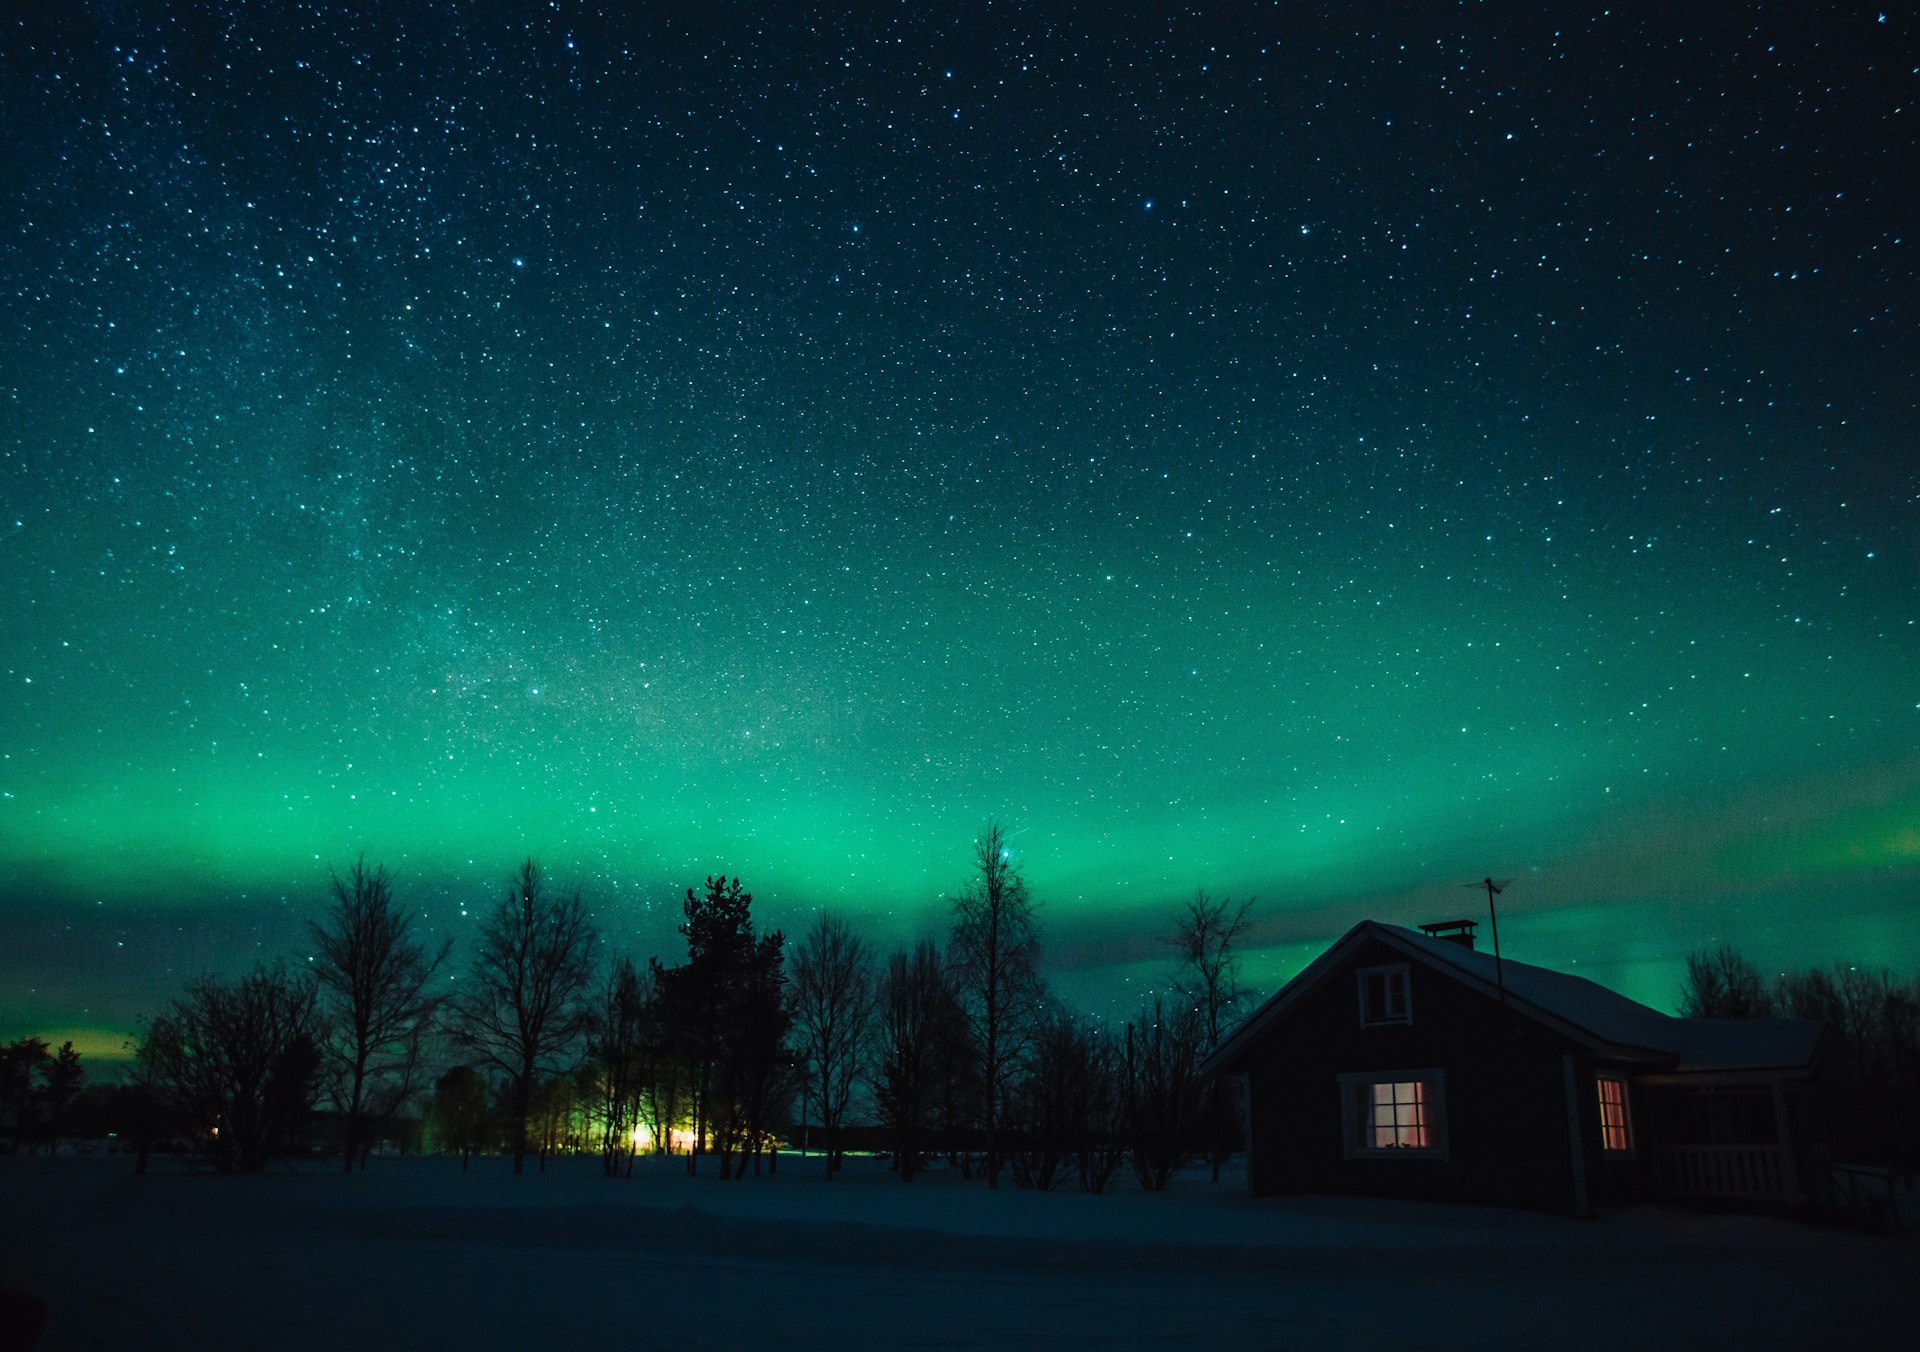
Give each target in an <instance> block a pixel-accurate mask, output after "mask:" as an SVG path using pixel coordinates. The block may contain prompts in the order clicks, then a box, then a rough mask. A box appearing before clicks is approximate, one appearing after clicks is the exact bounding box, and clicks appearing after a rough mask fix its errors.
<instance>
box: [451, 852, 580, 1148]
mask: <svg viewBox="0 0 1920 1352" xmlns="http://www.w3.org/2000/svg"><path fill="white" fill-rule="evenodd" d="M598 941H599V935H598V934H597V932H596V931H595V930H594V928H593V925H592V923H591V922H590V921H589V920H588V918H587V908H586V904H585V903H584V902H582V901H581V899H580V891H579V889H578V888H575V889H574V890H573V891H571V892H564V893H558V894H555V893H550V892H548V890H547V887H546V880H545V879H544V878H543V877H542V876H541V873H540V866H539V865H538V864H536V863H534V862H533V861H532V860H531V859H529V860H527V861H526V862H525V863H524V864H522V865H521V866H520V868H519V870H518V871H517V872H516V873H515V874H514V877H513V882H512V884H511V885H510V886H509V888H508V890H507V895H506V896H505V897H504V898H502V899H501V902H500V904H499V906H498V907H496V908H495V909H494V912H493V914H492V915H491V916H489V917H488V918H487V920H486V923H485V924H483V925H482V926H481V929H480V951H479V952H478V953H477V954H475V955H474V959H473V967H472V970H471V971H470V972H469V974H468V978H467V983H466V988H465V989H464V990H463V991H461V993H460V994H459V995H458V996H457V997H456V998H455V1000H454V1010H455V1021H454V1027H453V1036H454V1039H455V1041H456V1042H458V1043H459V1044H460V1045H462V1046H464V1047H466V1048H468V1049H469V1050H471V1051H472V1052H473V1053H474V1054H475V1055H477V1056H478V1057H480V1058H481V1059H482V1060H483V1061H485V1062H486V1063H488V1064H489V1065H492V1066H495V1067H496V1068H498V1069H499V1070H500V1071H502V1072H503V1073H504V1074H505V1075H506V1077H507V1097H508V1103H509V1108H510V1111H511V1113H512V1117H513V1171H514V1173H516V1174H520V1173H525V1172H526V1161H527V1148H528V1145H529V1140H528V1123H529V1121H530V1119H531V1116H532V1112H533V1095H534V1091H535V1090H536V1089H537V1088H538V1087H539V1081H540V1078H541V1077H542V1076H543V1075H556V1074H561V1073H563V1072H565V1071H566V1070H568V1069H569V1068H570V1066H571V1062H572V1058H573V1052H574V1050H575V1044H576V1043H577V1041H578V1039H579V1036H580V1033H581V1030H582V1029H583V1028H584V1027H585V1025H586V1020H587V1013H588V1011H587V1008H586V1003H585V1000H584V998H583V997H584V996H585V994H586V991H587V986H588V983H590V982H591V981H592V980H593V949H594V945H595V944H596V943H597V942H598Z"/></svg>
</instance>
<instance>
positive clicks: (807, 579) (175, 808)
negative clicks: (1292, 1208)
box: [0, 3, 1920, 1049]
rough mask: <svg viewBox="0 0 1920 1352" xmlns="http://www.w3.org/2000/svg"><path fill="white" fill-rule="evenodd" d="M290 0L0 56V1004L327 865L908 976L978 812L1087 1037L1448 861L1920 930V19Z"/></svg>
mask: <svg viewBox="0 0 1920 1352" xmlns="http://www.w3.org/2000/svg"><path fill="white" fill-rule="evenodd" d="M346 8H348V7H341V6H334V5H330V4H323V5H312V6H296V5H288V4H260V5H246V4H228V5H220V6H208V5H191V6H183V5H162V4H128V5H122V6H113V7H106V6H99V7H91V8H89V9H88V10H86V11H84V12H83V11H81V10H80V8H79V7H77V6H43V7H35V8H34V11H33V12H32V13H26V12H20V13H16V14H14V15H12V16H10V17H9V18H8V20H7V21H6V23H7V27H6V29H5V32H4V35H0V43H4V50H0V82H3V83H0V89H3V90H4V94H3V95H0V120H4V124H5V125H6V127H7V128H8V132H7V135H6V138H5V140H6V150H5V152H4V155H5V161H4V163H5V166H6V167H5V170H4V173H0V181H3V182H4V188H0V192H4V201H5V217H4V230H3V231H0V304H3V305H4V322H3V323H0V345H3V346H0V395H3V396H4V400H5V404H4V410H5V416H4V420H3V421H0V495H3V498H4V503H3V505H4V517H3V519H0V525H3V526H4V531H5V536H4V539H5V553H4V555H3V556H0V568H3V569H4V576H5V583H6V585H5V589H4V594H3V595H0V634H4V649H3V651H0V678H4V680H5V682H6V694H5V697H4V699H0V792H4V797H3V798H0V858H3V859H4V860H5V862H6V868H5V875H6V883H5V885H4V889H0V924H4V927H5V931H6V933H7V935H8V937H9V941H8V942H7V943H5V944H0V1033H17V1032H26V1031H38V1032H54V1033H56V1034H69V1033H70V1034H72V1035H77V1036H81V1037H82V1038H83V1039H86V1040H87V1041H86V1045H88V1046H92V1047H96V1048H101V1049H104V1048H106V1047H108V1046H110V1045H112V1044H113V1043H114V1042H116V1041H117V1039H118V1038H119V1037H120V1036H121V1035H122V1033H123V1031H124V1030H125V1029H128V1028H130V1027H132V1026H133V1025H134V1023H135V1022H136V1020H137V1019H138V1018H139V1017H140V1016H141V1015H142V1014H143V1013H146V1012H148V1011H150V1010H151V1009H153V1008H155V1007H156V1005H157V1004H158V1002H160V1001H161V1000H163V999H165V998H166V997H167V996H168V995H170V994H172V993H173V992H174V991H175V990H176V989H177V987H178V985H179V984H180V983H181V982H182V981H183V980H184V979H185V978H186V977H187V976H189V975H192V974H194V973H196V972H198V971H201V970H207V969H213V970H221V971H229V970H235V969H237V968H239V967H241V966H244V965H247V964H250V963H252V962H254V961H257V960H259V959H261V958H263V957H270V956H273V955H277V954H287V955H290V956H292V957H294V958H295V959H296V960H298V959H299V957H300V955H301V954H302V953H303V952H304V949H303V948H302V938H301V931H300V922H301V921H302V920H303V919H304V918H305V917H306V916H307V915H309V914H312V913H313V912H314V910H315V908H316V906H317V905H318V903H319V901H320V899H321V897H322V895H323V891H324V883H325V870H326V867H327V866H328V864H330V863H331V864H335V865H343V864H345V863H349V862H351V861H352V859H353V858H355V857H356V856H358V855H361V854H362V853H364V854H365V855H366V857H367V858H368V859H369V860H383V861H385V862H386V863H387V864H388V866H389V867H390V868H392V869H393V870H394V871H395V873H396V874H397V875H398V878H399V880H400V890H401V894H402V896H403V899H405V900H408V901H410V902H411V903H412V904H413V905H415V906H416V907H417V908H419V909H420V910H422V912H423V913H424V914H425V916H426V918H427V920H428V922H429V923H430V924H431V925H433V926H434V927H435V928H443V927H444V928H449V929H452V930H453V931H454V932H456V933H466V932H468V930H469V928H470V927H471V926H472V925H473V924H474V923H475V920H474V916H475V915H477V914H478V913H479V911H480V910H481V909H483V907H484V906H485V904H487V903H488V902H489V901H490V900H491V899H492V897H493V896H494V894H495V893H496V892H497V891H498V890H499V888H500V887H501V886H502V885H503V880H504V878H505V875H506V872H507V870H508V869H509V868H510V867H511V866H512V865H513V864H514V863H515V862H516V861H517V860H519V859H520V858H522V857H525V856H526V855H528V854H532V855H534V856H535V857H537V858H539V859H541V860H542V861H544V862H545V863H546V864H547V866H548V867H549V869H550V870H551V871H552V872H553V873H554V874H555V875H556V876H557V877H559V878H561V879H563V880H572V881H578V882H579V883H580V884H581V885H582V886H583V887H584V889H585V891H586V893H587V896H588V899H589V901H590V902H591V903H592V904H593V906H594V908H595V910H596V912H597V913H598V915H599V917H600V919H601V921H602V923H603V925H604V926H605V928H606V930H607V932H608V935H609V943H610V946H612V947H614V948H620V949H632V950H634V951H637V952H638V953H641V954H645V953H646V952H650V951H661V952H665V953H670V952H671V947H672V944H673V943H674V942H675V940H674V936H673V933H672V923H673V921H674V920H675V919H676V918H677V907H676V898H677V897H678V895H679V893H680V891H682V890H683V889H684V888H685V887H686V886H687V885H688V884H689V883H693V882H697V881H698V880H699V879H700V878H701V877H702V876H704V875H705V874H706V873H709V872H713V871H715V870H722V869H723V870H725V871H726V872H728V873H736V874H739V875H740V876H741V877H742V878H743V879H744V880H745V881H746V882H747V884H748V886H749V887H750V888H751V889H752V890H753V891H754V892H755V894H756V897H757V898H758V901H757V903H756V909H757V911H758V912H759V913H761V914H762V915H763V916H764V917H765V918H766V923H770V924H784V925H786V926H787V927H788V928H789V929H797V928H802V927H804V925H805V923H806V921H807V916H808V915H809V914H810V913H811V912H812V911H813V910H814V909H815V908H818V907H829V908H835V909H839V910H842V911H844V912H847V913H849V914H851V915H855V916H859V917H861V918H862V919H863V920H864V922H865V923H866V924H867V925H868V927H869V928H870V929H871V930H872V932H873V933H874V935H875V936H876V941H877V942H879V943H882V944H883V945H884V944H891V943H893V942H896V941H898V940H901V939H905V938H908V937H911V936H914V935H917V934H920V933H927V932H932V931H934V930H935V929H937V928H938V927H939V925H940V924H941V923H942V918H943V914H944V912H943V910H942V906H943V902H942V898H943V897H944V896H947V895H950V894H951V893H952V892H953V890H954V889H956V888H957V887H958V886H959V885H960V884H961V883H962V882H963V881H964V876H965V869H966V863H967V858H968V853H969V850H970V843H971V841H972V839H973V837H974V834H975V833H976V832H977V831H978V829H979V828H980V826H981V825H982V823H984V822H985V821H986V820H987V819H988V818H989V817H993V818H997V819H999V820H1001V821H1003V822H1005V823H1006V824H1007V825H1008V826H1009V827H1010V828H1011V829H1012V831H1013V832H1014V833H1015V840H1016V843H1017V845H1018V847H1019V850H1020V852H1021V861H1022V863H1023V865H1024V867H1025V869H1026V872H1027V875H1028V878H1029V880H1030V881H1031V883H1032V884H1033V889H1034V893H1035V895H1036V897H1037V899H1038V900H1039V901H1040V902H1041V903H1042V906H1043V918H1044V923H1045V927H1046V938H1047V943H1048V950H1049V953H1050V955H1051V958H1052V968H1053V972H1054V976H1055V979H1056V981H1057V982H1058V983H1059V985H1060V987H1061V989H1062V990H1063V991H1065V992H1066V993H1067V994H1068V996H1069V997H1070V998H1071V999H1073V1000H1074V1001H1075V1002H1076V1003H1079V1004H1082V1005H1085V1006H1088V1007H1113V1006H1118V1005H1122V1004H1127V1003H1130V1002H1131V1001H1133V1000H1134V999H1135V998H1137V994H1138V991H1139V990H1140V988H1141V987H1142V986H1144V985H1146V984H1148V983H1151V982H1152V981H1153V980H1155V979H1156V978H1157V976H1158V974H1159V973H1160V972H1161V971H1162V970H1163V969H1164V967H1165V959H1164V950H1163V948H1162V947H1161V946H1160V944H1159V942H1158V938H1157V936H1158V935H1160V934H1162V933H1163V932H1164V931H1165V930H1166V928H1167V917H1168V915H1169V913H1170V912H1171V910H1172V909H1173V908H1174V907H1175V906H1176V905H1178V904H1179V902H1180V901H1181V900H1182V899H1183V898H1184V897H1186V896H1188V895H1190V894H1191V892H1192V890H1193V889H1194V888H1196V887H1205V888H1208V889H1209V890H1211V891H1212V892H1214V893H1216V894H1220V893H1226V894H1231V895H1233V896H1245V895H1249V894H1257V895H1258V897H1259V898H1260V900H1259V903H1258V909H1257V914H1258V915H1259V916H1260V917H1261V927H1260V930H1259V932H1258V934H1257V936H1256V937H1257V940H1258V946H1257V951H1255V952H1253V953H1252V954H1251V955H1250V956H1251V964H1250V973H1251V974H1252V975H1253V976H1254V977H1255V978H1256V980H1258V981H1261V982H1268V981H1271V980H1273V979H1277V978H1279V977H1282V976H1284V975H1286V974H1287V973H1289V972H1290V971H1292V970H1294V969H1295V968H1296V967H1297V966H1298V965H1299V963H1300V962H1301V961H1303V960H1304V959H1305V958H1306V957H1307V956H1309V955H1310V954H1311V953H1313V952H1314V951H1316V950H1317V948H1318V946H1319V945H1320V944H1322V943H1324V942H1325V940H1326V938H1327V937H1328V936H1329V935H1331V934H1334V933H1337V932H1339V931H1340V930H1341V929H1344V928H1345V926H1346V925H1348V924H1350V923H1351V922H1352V921H1354V920H1357V919H1360V918H1362V917H1365V916H1372V917H1374V918H1378V919H1384V920H1393V921H1400V922H1412V921H1418V920H1429V919H1435V918H1447V917H1448V916H1450V915H1452V914H1456V913H1457V914H1473V913H1475V911H1474V907H1475V905H1476V904H1477V903H1476V900H1475V894H1472V893H1469V892H1466V891H1463V890H1461V888H1460V884H1462V883H1465V882H1468V881H1470V880H1471V879H1474V878H1477V877H1481V876H1483V875H1485V874H1487V873H1489V872H1491V873H1494V874H1496V875H1499V876H1511V877H1513V878H1514V879H1515V882H1514V885H1513V887H1512V889H1511V890H1510V892H1509V894H1508V896H1507V898H1506V900H1507V901H1508V903H1509V904H1508V908H1507V909H1506V910H1504V911H1503V913H1502V917H1501V919H1502V940H1503V942H1504V943H1505V944H1506V945H1507V947H1508V951H1509V953H1510V954H1511V955H1513V956H1519V957H1526V958H1530V959H1532V960H1535V961H1541V962H1546V963H1549V964H1551V965H1556V966H1561V967H1566V968H1569V969H1572V970H1578V971H1585V972H1590V973H1592V974H1594V975H1597V976H1600V977H1602V978H1603V979H1606V980H1609V981H1612V982H1613V983H1615V984H1616V985H1619V986H1621V987H1622V988H1624V989H1626V990H1628V991H1629V993H1632V994H1635V995H1638V996H1640V997H1641V998H1644V999H1648V1000H1650V1001H1653V1002H1655V1003H1661V1004H1670V1003H1671V1001H1672V998H1673V995H1674V985H1675V972H1676V971H1677V969H1678V966H1679V964H1680V962H1681V959H1682V957H1683V955H1684V954H1685V952H1686V951H1687V950H1689V949H1690V948H1695V947H1699V946H1702V945H1704V944H1708V943H1718V942H1723V941H1731V942H1735V943H1738V944H1740V945H1742V946H1743V947H1745V948H1746V949H1747V950H1748V951H1749V952H1751V953H1752V954H1753V955H1754V956H1755V957H1756V958H1758V959H1759V960H1761V961H1762V962H1765V963H1778V962H1790V961H1791V962H1802V961H1827V960H1832V959H1842V958H1844V959H1847V960H1852V961H1862V962H1874V963H1880V962H1888V963H1893V964H1895V965H1896V966H1904V967H1905V968H1906V969H1908V970H1911V969H1912V968H1913V967H1914V965H1915V964H1914V962H1913V955H1914V954H1915V953H1917V952H1920V906H1916V902H1917V901H1920V753H1917V752H1916V747H1917V746H1920V676H1917V675H1916V672H1917V671H1920V660H1916V659H1920V626H1917V624H1916V619H1917V618H1920V606H1916V597H1920V563H1917V560H1916V539H1917V538H1920V532H1917V531H1916V507H1917V506H1920V475H1917V471H1916V465H1917V464H1920V451H1917V450H1916V445H1917V444H1920V439H1917V438H1916V422H1917V421H1920V420H1917V419H1916V395H1915V390H1916V388H1920V385H1917V384H1916V369H1915V368H1916V365H1920V341H1916V332H1915V318H1916V300H1920V295H1917V294H1916V293H1917V291H1920V287H1917V286H1916V279H1915V268H1914V246H1913V243H1912V241H1911V240H1910V239H1909V238H1907V237H1906V235H1905V234H1903V232H1910V230H1911V228H1912V225H1913V222H1914V219H1915V210H1916V206H1917V205H1920V203H1916V193H1915V190H1914V184H1915V183H1916V181H1920V177H1917V176H1920V155H1916V135H1915V120H1916V112H1915V109H1916V106H1917V105H1920V77H1916V68H1917V67H1920V60H1916V43H1915V40H1914V33H1913V29H1912V20H1911V17H1910V16H1909V15H1906V14H1904V13H1891V14H1887V15H1878V14H1876V13H1874V12H1873V11H1871V10H1866V11H1858V12H1856V11H1852V10H1829V9H1827V8H1825V7H1818V12H1816V13H1811V14H1809V13H1805V12H1803V11H1804V10H1806V9H1807V8H1808V7H1806V6H1787V7H1779V6H1765V7H1759V6H1735V7H1724V6H1723V7H1712V8H1711V10H1710V11H1709V10H1702V11H1701V12H1700V13H1699V14H1698V15H1688V14H1684V13H1683V14H1674V13H1668V12H1665V11H1664V10H1662V11H1658V12H1656V11H1646V12H1644V13H1642V12H1638V11H1635V12H1618V11H1614V12H1609V11H1605V10H1599V9H1594V10H1578V9H1575V8H1573V7H1569V6H1551V5H1549V6H1538V5H1530V6H1512V7H1508V6H1502V5H1476V6H1470V7H1466V8H1456V7H1445V8H1444V9H1443V8H1441V7H1428V6H1409V7H1387V8H1375V7H1362V8H1360V9H1356V10H1354V11H1352V12H1349V11H1348V10H1347V9H1346V8H1345V7H1340V6H1325V7H1318V8H1313V9H1311V10H1310V9H1309V8H1308V7H1306V6H1296V5H1284V6H1280V7H1277V8H1266V7H1260V8H1255V7H1253V6H1238V5H1236V6H1222V7H1218V8H1219V9H1220V10H1221V11H1222V13H1221V14H1219V15H1217V16H1214V17H1197V16H1194V15H1184V14H1183V15H1180V16H1176V17H1172V18H1169V17H1166V16H1164V15H1162V16H1159V17H1152V18H1148V17H1138V18H1136V19H1119V18H1114V17H1111V16H1110V15H1108V14H1107V13H1106V7H1105V6H1093V7H1089V8H1088V9H1087V10H1086V11H1084V12H1077V11H1072V10H1069V9H1068V8H1066V7H1062V6H1003V5H968V6H941V5H903V6H892V5H889V6H880V5H872V6H856V7H853V8H852V9H851V10H850V11H847V12H842V13H839V14H837V15H834V16H826V15H824V14H823V13H822V12H821V7H816V6H806V7H799V6H792V7H789V6H765V5H731V4H721V3H703V4H700V5H697V6H681V5H664V6H652V7H648V9H647V13H646V15H645V16H644V17H636V16H634V15H630V14H628V13H626V12H625V9H626V7H624V6H607V7H605V8H599V7H582V6H578V5H572V4H555V5H552V6H540V7H538V9H537V11H536V10H535V7H533V6H517V5H514V6H504V5H479V6H458V7H454V6H436V7H435V8H434V10H433V12H428V11H427V7H426V6H424V5H420V6H408V7H385V8H386V9H387V13H386V14H385V15H384V17H380V18H356V17H353V16H352V15H350V14H347V13H344V12H343V10H345V9H346ZM636 8H637V7H636ZM1668 8H1671V7H1668ZM803 9H804V10H806V11H810V12H811V13H812V14H813V15H814V16H815V17H809V18H801V17H798V16H799V13H800V11H801V10H803ZM1402 9H1404V10H1407V11H1409V12H1404V13H1403V12H1401V10H1402ZM443 10H445V11H453V12H442V11H443ZM763 11H774V13H771V14H770V13H767V12H763ZM782 15H784V16H785V17H782ZM1478 904H1483V901H1482V902H1481V903H1478Z"/></svg>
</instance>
